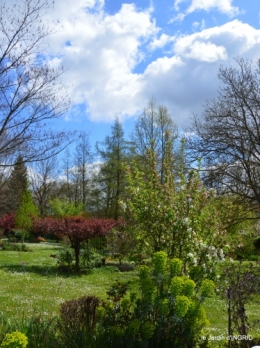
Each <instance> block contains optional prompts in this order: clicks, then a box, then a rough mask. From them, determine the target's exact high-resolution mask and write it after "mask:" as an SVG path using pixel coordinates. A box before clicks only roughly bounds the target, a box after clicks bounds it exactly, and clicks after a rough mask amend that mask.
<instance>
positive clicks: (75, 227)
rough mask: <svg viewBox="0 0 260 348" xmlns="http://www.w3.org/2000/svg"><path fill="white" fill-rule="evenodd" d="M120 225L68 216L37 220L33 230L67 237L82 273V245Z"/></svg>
mask: <svg viewBox="0 0 260 348" xmlns="http://www.w3.org/2000/svg"><path fill="white" fill-rule="evenodd" d="M118 224H120V222H119V221H115V220H112V219H96V218H89V219H88V218H85V217H83V216H67V217H63V218H61V219H60V218H53V217H46V218H37V219H35V220H34V222H33V230H34V232H35V233H37V234H42V235H46V234H53V235H56V236H59V237H64V236H67V237H68V238H69V240H70V243H71V247H72V248H73V249H74V252H75V269H76V271H77V272H78V271H80V265H79V255H80V247H81V243H82V242H85V241H88V240H89V239H91V238H96V237H103V236H106V235H107V234H108V233H109V232H110V231H111V230H112V228H113V227H115V226H117V225H118Z"/></svg>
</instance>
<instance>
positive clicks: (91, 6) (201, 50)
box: [48, 0, 260, 126]
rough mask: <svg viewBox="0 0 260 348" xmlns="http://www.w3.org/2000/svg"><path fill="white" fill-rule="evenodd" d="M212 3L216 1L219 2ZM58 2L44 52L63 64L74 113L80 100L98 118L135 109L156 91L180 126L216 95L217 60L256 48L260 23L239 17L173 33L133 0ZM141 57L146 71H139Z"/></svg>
mask: <svg viewBox="0 0 260 348" xmlns="http://www.w3.org/2000/svg"><path fill="white" fill-rule="evenodd" d="M73 1H74V3H73ZM180 2H181V1H179V4H180ZM72 3H73V4H74V7H73V6H72ZM176 3H177V4H178V2H176ZM209 3H210V4H211V5H212V6H213V4H219V7H218V8H219V9H220V5H221V3H222V2H221V1H219V2H218V3H216V2H214V1H212V0H209ZM226 3H228V4H230V6H231V5H232V2H231V1H229V2H227V1H226ZM192 4H193V6H195V5H196V4H198V2H195V1H193V2H192ZM192 4H191V5H192ZM200 4H202V5H203V2H202V1H201V2H200ZM191 5H190V6H191ZM55 6H58V7H57V8H58V10H57V11H55V13H57V14H58V17H59V18H58V20H59V22H60V24H59V25H60V27H59V28H60V30H59V31H58V32H57V33H56V34H55V35H53V36H52V37H51V38H50V40H49V50H48V55H49V59H50V61H52V64H53V65H54V66H57V65H58V64H62V65H64V66H65V67H68V71H67V72H66V73H65V74H64V85H65V86H66V87H67V90H68V94H69V96H70V98H71V100H72V103H73V108H72V111H71V114H70V117H72V116H73V114H75V117H76V118H78V116H79V114H80V112H82V111H81V110H82V108H80V107H79V105H85V110H86V113H87V114H88V117H90V118H91V119H92V120H96V121H100V120H102V121H107V120H112V119H114V117H115V115H118V116H119V117H120V116H124V117H126V116H132V115H135V114H136V113H137V112H140V110H142V109H143V107H144V106H145V105H146V103H147V102H148V101H149V99H150V98H151V96H154V97H155V98H156V100H157V101H158V102H159V103H162V104H164V105H166V106H167V107H168V108H169V111H170V112H171V114H172V116H173V119H174V121H175V122H176V123H177V124H178V125H179V126H182V125H185V124H187V123H188V122H189V119H190V118H191V117H192V115H193V112H194V113H197V114H199V113H200V112H201V110H202V106H203V103H204V101H205V100H206V99H208V98H212V97H214V96H216V93H217V88H218V85H219V81H218V79H217V73H218V69H219V65H220V64H221V63H223V64H226V63H227V62H228V61H229V60H232V59H233V57H236V56H238V55H240V56H245V57H248V58H251V59H255V58H256V57H258V54H259V51H260V30H257V29H255V28H253V27H251V26H250V25H248V24H245V23H242V22H240V21H238V20H233V21H231V22H228V23H226V24H224V25H222V26H216V27H212V28H207V29H203V30H202V29H200V30H201V31H198V32H195V33H193V34H187V35H179V36H170V35H167V34H166V33H164V32H162V30H161V29H160V28H158V27H157V25H156V23H155V21H154V19H153V14H152V12H151V9H146V10H140V9H137V8H136V7H135V6H134V5H133V4H124V5H122V7H121V9H120V10H119V11H118V12H117V13H115V14H114V15H109V14H108V13H106V12H105V11H104V7H103V2H102V1H97V0H96V1H95V0H78V1H75V0H56V5H55ZM71 6H72V7H73V11H71V9H70V7H71ZM194 8H195V7H194ZM204 9H206V7H204ZM230 13H231V12H230ZM52 16H53V14H52ZM50 18H51V15H49V19H50ZM201 23H202V22H201ZM202 24H203V23H202ZM203 25H204V24H203ZM196 26H197V28H198V27H199V24H195V27H196ZM165 45H169V46H168V47H170V48H171V51H169V50H168V51H167V53H162V54H161V56H160V57H158V55H157V58H153V59H151V52H153V50H157V49H159V48H164V47H165ZM157 52H158V50H157ZM148 58H149V60H148ZM147 62H149V63H147ZM140 63H142V67H144V68H143V72H142V71H141V70H139V72H138V73H137V72H136V71H137V70H136V68H137V67H138V66H139V64H140Z"/></svg>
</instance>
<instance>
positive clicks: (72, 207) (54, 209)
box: [49, 198, 84, 217]
mask: <svg viewBox="0 0 260 348" xmlns="http://www.w3.org/2000/svg"><path fill="white" fill-rule="evenodd" d="M49 206H50V210H51V215H52V216H54V217H64V216H79V215H81V214H82V212H83V211H84V205H83V204H80V203H78V204H76V203H75V202H69V201H67V200H66V199H63V200H62V199H59V198H54V199H53V200H50V201H49Z"/></svg>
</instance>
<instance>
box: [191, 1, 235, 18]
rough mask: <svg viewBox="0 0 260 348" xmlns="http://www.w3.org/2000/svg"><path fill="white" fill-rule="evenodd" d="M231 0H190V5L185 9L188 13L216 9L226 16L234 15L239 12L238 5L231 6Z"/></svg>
mask: <svg viewBox="0 0 260 348" xmlns="http://www.w3.org/2000/svg"><path fill="white" fill-rule="evenodd" d="M232 1H233V0H192V2H191V5H190V6H189V8H188V9H187V12H188V13H191V12H194V11H197V10H204V11H211V10H212V9H216V10H218V11H219V12H222V13H225V14H227V15H228V16H235V15H237V14H238V13H239V9H238V7H234V6H232Z"/></svg>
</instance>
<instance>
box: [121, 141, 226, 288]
mask: <svg viewBox="0 0 260 348" xmlns="http://www.w3.org/2000/svg"><path fill="white" fill-rule="evenodd" d="M171 151H172V149H171V144H170V143H167V144H166V152H165V158H164V181H163V182H161V177H160V175H159V173H158V170H157V168H158V161H157V154H156V153H155V151H154V148H153V143H151V147H150V149H149V150H148V152H147V165H148V167H149V170H145V171H144V170H142V169H140V166H139V165H138V163H137V162H135V161H133V162H132V164H131V166H125V171H126V177H127V181H128V194H129V199H128V200H127V201H126V202H123V201H122V202H121V203H122V206H123V207H124V208H125V210H126V211H127V212H128V215H129V216H131V220H129V225H130V226H131V233H132V235H133V236H134V237H135V240H136V245H137V247H138V245H139V247H140V245H141V247H140V249H141V250H142V251H144V252H147V253H150V254H151V253H153V252H156V251H159V250H163V251H165V252H167V254H168V255H170V256H171V257H177V258H179V259H181V260H182V262H183V268H184V272H186V273H187V272H189V271H191V270H193V278H194V280H195V281H196V282H201V280H202V279H203V278H209V277H211V278H212V279H214V276H215V274H214V272H215V266H216V264H217V262H218V261H219V260H220V259H224V254H223V251H222V250H221V249H220V248H219V246H220V245H221V244H222V241H223V239H224V236H225V233H226V230H225V225H226V221H227V219H228V217H229V214H227V213H226V211H227V207H223V206H219V205H217V199H216V197H215V195H214V192H213V191H212V190H210V191H208V190H207V189H206V188H205V187H203V186H202V184H201V181H200V177H199V170H198V171H191V172H190V173H188V174H187V173H185V169H184V167H185V166H184V157H183V154H181V156H180V158H181V160H180V163H179V167H178V170H177V169H175V168H174V160H173V154H172V152H171ZM182 151H184V143H183V149H182ZM182 153H183V152H182ZM224 211H225V214H224ZM173 267H174V266H173Z"/></svg>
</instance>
